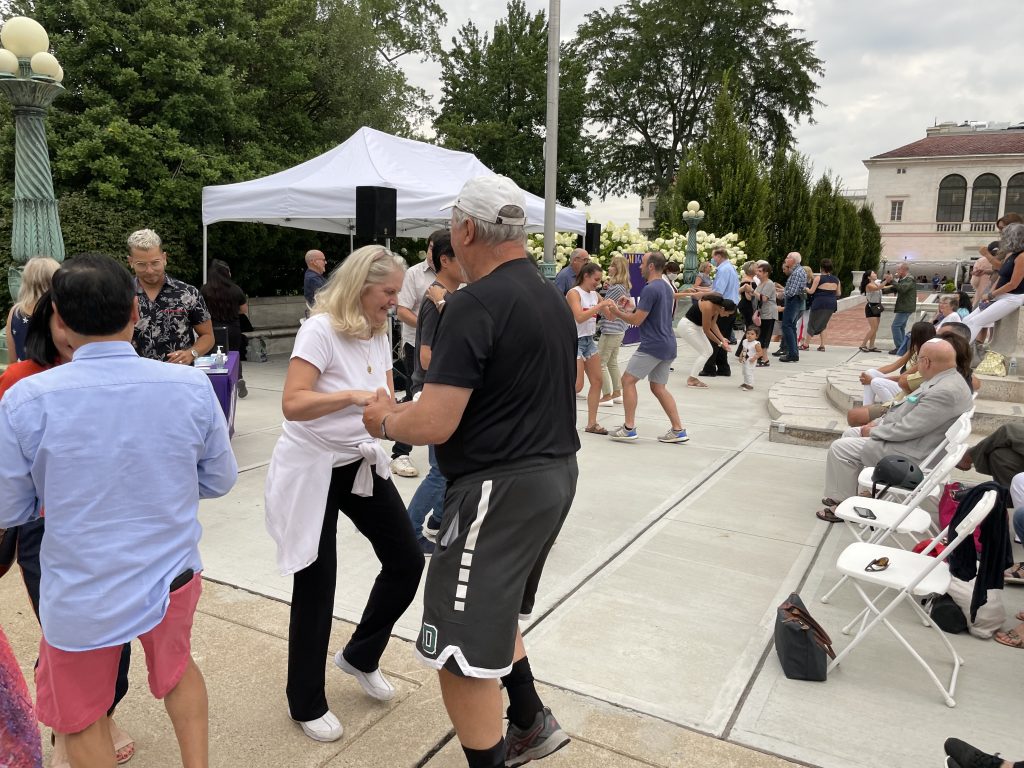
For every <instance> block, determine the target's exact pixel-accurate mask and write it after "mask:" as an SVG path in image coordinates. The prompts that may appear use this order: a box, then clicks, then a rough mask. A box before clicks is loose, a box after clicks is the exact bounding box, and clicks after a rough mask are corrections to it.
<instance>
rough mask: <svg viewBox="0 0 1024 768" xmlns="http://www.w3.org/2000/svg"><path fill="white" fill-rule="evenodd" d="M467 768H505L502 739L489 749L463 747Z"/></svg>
mask: <svg viewBox="0 0 1024 768" xmlns="http://www.w3.org/2000/svg"><path fill="white" fill-rule="evenodd" d="M462 751H463V752H465V753H466V762H467V763H468V764H469V768H505V740H504V739H502V740H501V741H499V742H498V743H497V744H495V745H494V746H493V747H491V748H490V749H470V748H469V747H463V748H462Z"/></svg>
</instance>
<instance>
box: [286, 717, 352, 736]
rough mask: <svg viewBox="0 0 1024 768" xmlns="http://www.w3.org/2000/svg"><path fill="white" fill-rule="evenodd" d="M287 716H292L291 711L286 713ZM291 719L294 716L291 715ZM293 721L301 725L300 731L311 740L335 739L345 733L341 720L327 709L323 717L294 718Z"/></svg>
mask: <svg viewBox="0 0 1024 768" xmlns="http://www.w3.org/2000/svg"><path fill="white" fill-rule="evenodd" d="M288 717H292V713H291V712H289V713H288ZM292 720H295V718H294V717H292ZM295 722H296V723H298V724H299V725H301V726H302V732H303V733H305V734H306V735H307V736H309V738H311V739H313V741H324V742H327V741H337V740H338V739H340V738H341V736H342V734H343V733H345V729H344V728H342V726H341V721H340V720H338V718H337V717H335V715H334V713H333V712H331V711H330V710H327V713H326V714H325V715H324V716H323V717H318V718H317V719H316V720H309V721H306V722H302V721H301V720H295Z"/></svg>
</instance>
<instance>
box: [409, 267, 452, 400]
mask: <svg viewBox="0 0 1024 768" xmlns="http://www.w3.org/2000/svg"><path fill="white" fill-rule="evenodd" d="M437 285H440V283H437ZM449 296H451V294H449V293H447V292H446V293H445V301H446V302H447V300H448V298H449ZM440 320H441V313H440V312H439V311H438V309H437V305H436V304H434V302H432V301H431V300H430V299H429V298H427V297H426V296H424V297H423V301H421V302H420V311H419V314H418V315H417V316H416V348H415V352H414V353H413V358H414V359H413V372H412V385H413V391H414V392H417V391H419V390H421V389H423V379H424V378H425V377H426V374H427V372H426V371H425V370H424V369H423V366H422V365H420V347H421V346H422V345H424V344H426V345H427V346H428V347H430V352H431V354H433V352H434V337H435V336H436V335H437V324H438V322H440Z"/></svg>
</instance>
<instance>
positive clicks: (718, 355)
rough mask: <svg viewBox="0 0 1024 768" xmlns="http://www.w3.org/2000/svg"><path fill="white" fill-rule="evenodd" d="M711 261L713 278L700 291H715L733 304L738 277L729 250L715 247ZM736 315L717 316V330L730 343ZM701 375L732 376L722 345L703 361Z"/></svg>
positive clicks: (737, 295)
mask: <svg viewBox="0 0 1024 768" xmlns="http://www.w3.org/2000/svg"><path fill="white" fill-rule="evenodd" d="M711 261H712V262H714V265H715V279H714V280H713V281H712V283H711V288H701V289H699V292H700V293H717V294H719V295H720V296H721V297H722V298H723V299H728V300H729V301H731V302H732V303H733V304H739V302H740V277H739V274H737V272H736V267H734V266H733V264H732V262H731V261H729V252H728V251H727V250H725V248H715V250H713V251H712V252H711ZM735 323H736V317H735V316H734V315H729V316H727V317H720V318H718V330H719V331H720V332H721V334H722V336H724V337H725V338H727V339H728V340H729V343H730V344H733V343H735V341H736V337H735V335H734V334H733V326H734V325H735ZM700 375H701V376H732V369H731V368H730V367H729V353H728V352H726V351H725V350H724V349H723V348H722V347H715V351H714V352H713V353H712V355H711V357H709V358H708V361H707V362H706V363H704V370H702V371H701V372H700Z"/></svg>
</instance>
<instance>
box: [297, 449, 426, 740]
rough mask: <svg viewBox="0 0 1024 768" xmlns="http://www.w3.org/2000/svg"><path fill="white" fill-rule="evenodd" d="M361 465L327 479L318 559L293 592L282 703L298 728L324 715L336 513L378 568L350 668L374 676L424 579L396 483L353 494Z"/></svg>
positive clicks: (348, 653)
mask: <svg viewBox="0 0 1024 768" xmlns="http://www.w3.org/2000/svg"><path fill="white" fill-rule="evenodd" d="M359 464H360V462H355V463H352V464H348V465H346V466H344V467H337V468H335V470H334V472H333V473H332V475H331V487H330V490H329V491H328V492H327V508H326V510H325V512H324V525H323V529H322V530H321V532H320V547H319V550H318V552H317V558H316V560H315V561H314V562H313V563H312V564H311V565H309V566H307V567H306V568H303V569H302V570H301V571H299V572H298V573H296V574H295V577H294V582H293V586H292V609H291V622H290V623H289V625H288V686H287V696H288V708H289V711H290V712H291V716H292V717H293V718H295V719H296V720H299V721H303V722H305V721H308V720H316V719H317V718H318V717H323V715H324V714H325V713H326V712H327V709H328V707H327V696H326V694H325V692H324V685H325V677H326V670H325V659H326V657H327V651H328V645H329V643H330V639H331V622H332V619H333V613H334V588H335V584H336V580H337V572H338V541H337V532H338V511H339V510H340V511H341V512H343V513H344V514H345V516H346V517H348V519H349V520H351V521H352V522H353V523H354V524H355V526H356V528H357V529H358V530H359V532H360V533H361V534H363V536H365V537H366V538H367V539H368V540H369V542H370V544H371V546H372V547H373V551H374V554H376V555H377V559H378V560H379V561H380V564H381V571H380V573H379V574H377V579H376V581H374V583H373V588H372V589H371V590H370V596H369V598H368V599H367V601H366V608H365V609H364V610H363V616H362V618H361V619H360V620H359V626H357V627H356V631H355V632H353V633H352V639H351V640H349V642H348V645H346V646H345V659H346V660H347V661H348V662H349V664H351V665H352V666H353V667H355V668H356V669H359V670H362V671H363V672H372V671H373V670H375V669H377V667H378V666H380V657H381V656H382V655H383V653H384V648H385V647H386V646H387V644H388V640H389V639H390V637H391V630H392V629H393V628H394V626H395V622H396V621H398V619H399V617H400V616H401V615H402V614H403V613H405V609H406V608H408V607H409V604H410V603H412V601H413V598H414V597H415V596H416V588H417V587H418V586H419V583H420V574H421V573H422V572H423V554H422V553H421V552H420V548H419V545H418V544H417V543H416V535H415V534H414V533H413V530H412V523H410V522H409V516H408V514H407V513H406V511H405V504H403V503H402V497H401V496H399V495H398V490H397V489H396V488H395V485H394V483H392V482H391V480H382V479H381V478H380V477H379V476H378V475H377V474H376V473H375V474H374V475H373V495H372V496H367V497H362V496H356V495H355V494H354V493H352V481H353V480H354V479H355V476H356V470H357V469H358V468H359Z"/></svg>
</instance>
